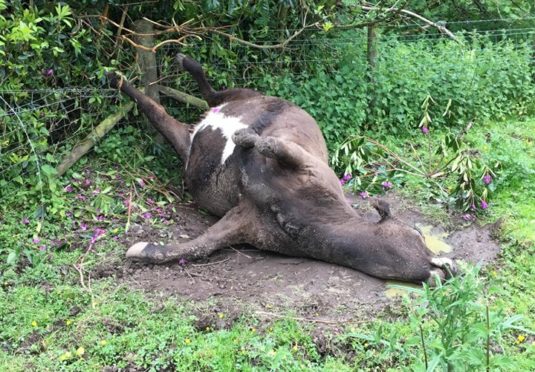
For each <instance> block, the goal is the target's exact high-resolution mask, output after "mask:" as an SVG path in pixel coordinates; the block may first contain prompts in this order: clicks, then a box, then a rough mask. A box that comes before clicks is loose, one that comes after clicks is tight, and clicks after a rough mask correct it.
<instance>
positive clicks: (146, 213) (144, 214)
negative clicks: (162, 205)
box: [141, 212, 152, 220]
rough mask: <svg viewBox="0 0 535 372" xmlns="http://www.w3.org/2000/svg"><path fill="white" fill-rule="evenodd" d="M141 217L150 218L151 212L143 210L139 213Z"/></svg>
mask: <svg viewBox="0 0 535 372" xmlns="http://www.w3.org/2000/svg"><path fill="white" fill-rule="evenodd" d="M141 217H143V218H144V219H146V220H150V219H151V218H152V213H150V212H145V213H143V214H142V215H141Z"/></svg>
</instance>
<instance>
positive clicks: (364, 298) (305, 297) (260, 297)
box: [95, 196, 499, 329]
mask: <svg viewBox="0 0 535 372" xmlns="http://www.w3.org/2000/svg"><path fill="white" fill-rule="evenodd" d="M386 200H387V201H388V202H389V203H390V206H391V210H392V214H393V215H394V216H395V217H396V218H399V219H400V220H402V221H405V222H407V223H409V224H413V225H417V226H420V227H421V226H424V227H425V228H426V230H427V232H428V234H430V235H431V238H432V239H435V240H437V241H438V242H439V243H440V244H443V246H444V247H447V246H448V245H449V246H451V247H452V248H453V249H452V250H451V252H449V253H440V255H441V256H448V257H451V258H455V259H460V260H464V261H468V262H471V263H482V264H485V263H487V262H489V261H491V260H493V259H494V258H495V257H496V255H497V254H498V252H499V246H498V245H497V243H496V242H494V241H493V239H492V236H493V235H492V234H493V229H494V226H493V225H487V226H478V225H477V224H472V225H464V226H463V224H462V221H460V220H459V221H453V220H452V221H451V223H450V224H448V225H450V228H451V226H453V227H454V229H452V230H451V231H447V230H446V229H445V228H444V227H440V226H435V225H434V224H433V221H429V220H427V219H426V218H425V217H424V216H423V215H422V213H421V212H419V211H418V210H417V209H416V208H414V207H411V206H410V204H409V203H408V202H407V201H405V200H403V199H401V198H399V197H396V196H389V197H387V198H386ZM350 202H351V203H354V206H355V207H356V209H357V210H358V211H359V213H361V214H362V215H363V216H365V217H366V218H368V219H370V220H374V221H376V220H379V216H378V215H377V214H376V213H375V211H374V210H373V209H372V208H371V207H370V206H369V204H368V202H367V201H362V200H358V199H356V198H351V199H350ZM174 220H175V222H176V223H175V224H173V225H169V227H168V228H165V229H156V228H154V227H153V226H151V225H136V226H133V228H132V229H131V231H130V232H129V234H128V235H127V236H126V237H125V239H124V244H125V251H126V248H127V247H128V246H129V245H131V244H133V243H135V242H137V241H152V242H154V241H162V242H169V241H185V240H187V239H191V238H194V237H196V236H198V235H199V234H201V233H202V232H203V231H204V230H206V228H207V227H208V226H210V225H211V224H212V223H214V222H215V220H216V219H214V218H213V217H210V216H206V215H204V214H202V213H200V212H199V211H198V210H197V209H196V208H195V206H194V205H179V206H178V207H177V213H176V215H175V216H174ZM99 273H101V274H103V275H100V276H101V277H102V276H110V275H116V276H117V277H119V279H118V280H120V281H121V282H123V283H125V284H126V285H128V286H129V287H131V288H134V289H141V290H144V291H146V292H147V293H148V294H151V295H154V296H157V297H161V298H165V297H168V296H170V295H176V296H179V297H183V298H186V299H189V300H192V301H194V302H195V303H196V304H207V305H208V306H209V307H210V309H212V310H213V311H211V312H209V313H203V314H204V315H203V316H199V317H198V318H199V322H198V323H199V324H198V326H199V329H202V328H205V327H213V326H214V325H215V326H216V327H217V328H224V327H226V326H227V325H228V323H229V322H231V321H232V320H233V319H234V318H236V317H237V316H238V315H237V314H239V312H240V311H239V310H236V309H243V308H248V309H250V310H253V311H255V312H256V313H257V314H258V315H259V316H261V317H262V316H264V317H266V318H270V317H271V318H272V317H274V316H275V317H276V316H277V315H278V314H281V312H282V313H284V312H285V311H286V310H288V309H291V310H292V311H293V312H294V313H295V314H296V317H300V318H302V319H304V320H310V321H313V322H319V323H321V322H324V323H327V324H328V323H330V322H333V323H337V322H345V321H355V320H358V319H362V317H363V316H366V315H368V316H369V315H370V314H373V313H376V312H377V311H378V310H384V309H391V311H393V312H395V311H396V310H395V308H396V306H391V305H392V304H393V303H395V302H396V301H399V298H396V297H395V296H394V297H393V298H392V297H389V296H387V288H388V283H386V282H385V281H383V280H379V279H376V278H373V277H370V276H368V275H366V274H363V273H360V272H358V271H355V270H352V269H348V268H345V267H341V266H337V265H332V264H328V263H324V262H319V261H314V260H309V259H306V258H295V257H286V256H280V255H276V254H272V253H268V252H263V251H259V250H256V249H254V248H252V247H247V246H241V247H231V248H227V249H225V250H222V251H220V252H217V253H215V254H214V255H212V256H211V257H209V258H208V259H206V260H204V261H201V262H190V263H187V264H186V265H184V266H180V265H179V264H170V265H162V266H156V265H142V264H134V263H130V262H126V261H124V260H123V261H122V262H121V263H119V265H118V266H117V262H115V264H113V265H111V266H110V265H109V264H108V265H106V264H105V263H104V264H103V265H101V266H100V267H97V268H96V270H95V274H97V276H98V274H99ZM221 309H223V310H221ZM221 314H226V315H221ZM229 314H230V315H232V316H231V317H228V318H227V319H224V318H223V317H224V316H228V315H229ZM229 318H231V319H229Z"/></svg>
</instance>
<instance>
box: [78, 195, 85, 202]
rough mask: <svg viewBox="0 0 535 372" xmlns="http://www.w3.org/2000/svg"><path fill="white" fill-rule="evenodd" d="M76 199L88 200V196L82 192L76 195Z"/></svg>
mask: <svg viewBox="0 0 535 372" xmlns="http://www.w3.org/2000/svg"><path fill="white" fill-rule="evenodd" d="M76 199H78V200H81V201H86V200H87V198H86V197H85V196H84V195H82V194H78V195H76Z"/></svg>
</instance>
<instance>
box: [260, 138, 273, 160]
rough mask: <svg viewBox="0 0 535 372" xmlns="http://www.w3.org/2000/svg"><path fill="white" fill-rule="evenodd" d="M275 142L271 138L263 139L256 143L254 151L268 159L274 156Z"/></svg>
mask: <svg viewBox="0 0 535 372" xmlns="http://www.w3.org/2000/svg"><path fill="white" fill-rule="evenodd" d="M276 148H277V140H276V139H275V138H273V137H264V138H262V141H258V143H257V144H256V149H257V150H258V152H259V153H261V154H262V155H264V156H265V157H268V158H274V157H275V156H276Z"/></svg>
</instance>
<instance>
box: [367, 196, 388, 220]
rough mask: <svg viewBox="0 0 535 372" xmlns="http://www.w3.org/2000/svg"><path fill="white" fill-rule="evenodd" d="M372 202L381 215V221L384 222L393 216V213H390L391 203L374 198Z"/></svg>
mask: <svg viewBox="0 0 535 372" xmlns="http://www.w3.org/2000/svg"><path fill="white" fill-rule="evenodd" d="M370 204H371V206H372V207H374V208H375V210H376V211H377V213H379V216H381V220H380V221H379V223H381V222H384V221H386V220H387V219H389V218H390V217H392V214H391V213H390V205H389V204H388V203H387V202H385V201H384V200H379V199H372V200H371V202H370Z"/></svg>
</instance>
